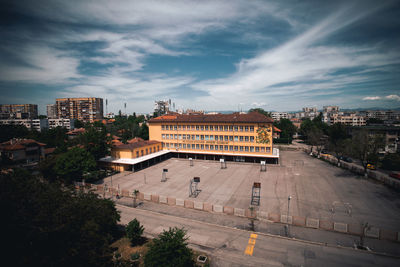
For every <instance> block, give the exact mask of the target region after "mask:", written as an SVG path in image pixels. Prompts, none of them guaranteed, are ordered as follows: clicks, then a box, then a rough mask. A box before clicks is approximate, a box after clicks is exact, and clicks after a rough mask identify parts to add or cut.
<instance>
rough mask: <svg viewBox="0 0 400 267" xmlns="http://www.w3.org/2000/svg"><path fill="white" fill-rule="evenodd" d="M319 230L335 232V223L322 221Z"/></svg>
mask: <svg viewBox="0 0 400 267" xmlns="http://www.w3.org/2000/svg"><path fill="white" fill-rule="evenodd" d="M319 228H322V229H325V230H329V231H332V230H333V222H330V221H324V220H320V221H319Z"/></svg>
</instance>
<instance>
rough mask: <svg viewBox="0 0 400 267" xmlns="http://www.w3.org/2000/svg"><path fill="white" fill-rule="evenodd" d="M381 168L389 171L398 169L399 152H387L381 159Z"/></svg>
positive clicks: (399, 168) (399, 162)
mask: <svg viewBox="0 0 400 267" xmlns="http://www.w3.org/2000/svg"><path fill="white" fill-rule="evenodd" d="M382 168H383V169H385V170H391V171H400V154H399V153H394V154H390V153H389V154H387V155H385V157H384V158H383V160H382Z"/></svg>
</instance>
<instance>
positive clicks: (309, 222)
mask: <svg viewBox="0 0 400 267" xmlns="http://www.w3.org/2000/svg"><path fill="white" fill-rule="evenodd" d="M306 227H308V228H316V229H317V228H319V220H318V219H312V218H306Z"/></svg>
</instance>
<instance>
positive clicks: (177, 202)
mask: <svg viewBox="0 0 400 267" xmlns="http://www.w3.org/2000/svg"><path fill="white" fill-rule="evenodd" d="M176 205H177V206H181V207H184V206H185V201H184V200H183V199H180V198H177V199H176Z"/></svg>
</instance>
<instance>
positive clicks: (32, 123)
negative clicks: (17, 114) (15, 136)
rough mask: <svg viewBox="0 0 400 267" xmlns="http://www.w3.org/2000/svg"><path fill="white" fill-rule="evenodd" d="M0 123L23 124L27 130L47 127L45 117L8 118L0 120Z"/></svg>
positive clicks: (40, 129)
mask: <svg viewBox="0 0 400 267" xmlns="http://www.w3.org/2000/svg"><path fill="white" fill-rule="evenodd" d="M0 125H23V126H25V127H26V128H28V130H36V131H38V132H40V131H42V130H43V129H46V128H49V124H48V121H47V119H35V120H31V119H8V120H0Z"/></svg>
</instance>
